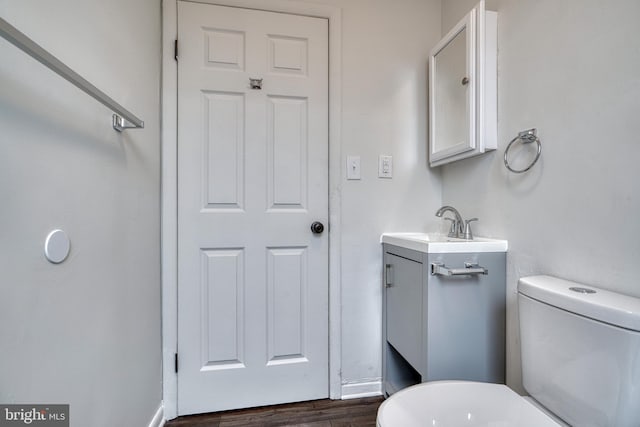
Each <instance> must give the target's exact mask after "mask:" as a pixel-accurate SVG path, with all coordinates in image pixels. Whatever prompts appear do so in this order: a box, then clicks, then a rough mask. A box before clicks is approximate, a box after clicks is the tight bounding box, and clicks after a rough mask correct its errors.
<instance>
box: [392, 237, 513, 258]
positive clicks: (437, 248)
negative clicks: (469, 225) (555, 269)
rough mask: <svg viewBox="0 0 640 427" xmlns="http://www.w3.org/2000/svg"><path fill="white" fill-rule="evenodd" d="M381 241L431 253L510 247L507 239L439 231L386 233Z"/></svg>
mask: <svg viewBox="0 0 640 427" xmlns="http://www.w3.org/2000/svg"><path fill="white" fill-rule="evenodd" d="M380 242H381V243H388V244H390V245H395V246H400V247H403V248H407V249H412V250H414V251H420V252H424V253H429V254H438V253H469V252H506V251H507V247H508V245H507V241H506V240H498V239H488V238H485V237H474V238H473V240H465V239H456V238H453V237H447V235H446V234H438V233H384V234H383V235H382V236H381V237H380Z"/></svg>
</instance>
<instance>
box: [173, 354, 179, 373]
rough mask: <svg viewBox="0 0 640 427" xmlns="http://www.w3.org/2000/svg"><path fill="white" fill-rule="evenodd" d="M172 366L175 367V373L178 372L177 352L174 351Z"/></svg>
mask: <svg viewBox="0 0 640 427" xmlns="http://www.w3.org/2000/svg"><path fill="white" fill-rule="evenodd" d="M174 367H175V370H176V374H177V373H178V353H176V354H175V357H174Z"/></svg>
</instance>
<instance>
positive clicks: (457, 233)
mask: <svg viewBox="0 0 640 427" xmlns="http://www.w3.org/2000/svg"><path fill="white" fill-rule="evenodd" d="M445 212H451V213H453V214H454V215H455V217H456V218H455V219H452V218H446V217H445V218H444V219H446V220H449V221H451V228H450V229H449V234H447V236H448V237H455V238H458V239H467V240H473V233H471V224H470V222H471V221H477V220H478V218H471V219H469V220H467V221H464V220H463V219H462V216H461V215H460V212H458V210H457V209H456V208H454V207H453V206H443V207H441V208H440V209H438V211H437V212H436V216H437V217H438V218H441V217H442V215H443V214H444V213H445Z"/></svg>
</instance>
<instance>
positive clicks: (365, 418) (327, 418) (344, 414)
mask: <svg viewBox="0 0 640 427" xmlns="http://www.w3.org/2000/svg"><path fill="white" fill-rule="evenodd" d="M382 400H383V399H382V397H366V398H362V399H350V400H328V399H327V400H314V401H311V402H301V403H289V404H286V405H275V406H265V407H262V408H251V409H241V410H237V411H226V412H215V413H212V414H202V415H189V416H186V417H178V418H176V419H174V420H171V421H169V422H168V423H167V424H165V426H166V427H232V426H243V427H244V426H261V427H276V426H304V427H373V426H375V425H376V413H377V411H378V406H380V404H381V403H382Z"/></svg>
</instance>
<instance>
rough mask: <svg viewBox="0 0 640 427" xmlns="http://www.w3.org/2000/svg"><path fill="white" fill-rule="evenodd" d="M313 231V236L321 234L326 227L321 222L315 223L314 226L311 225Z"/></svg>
mask: <svg viewBox="0 0 640 427" xmlns="http://www.w3.org/2000/svg"><path fill="white" fill-rule="evenodd" d="M311 231H312V232H313V234H321V233H322V232H323V231H324V225H322V223H321V222H319V221H313V224H311Z"/></svg>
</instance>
